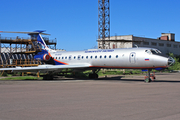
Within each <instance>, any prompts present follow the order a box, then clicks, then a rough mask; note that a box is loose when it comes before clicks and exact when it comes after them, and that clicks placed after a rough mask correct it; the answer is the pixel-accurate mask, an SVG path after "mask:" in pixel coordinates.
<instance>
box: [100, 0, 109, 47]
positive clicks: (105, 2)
mask: <svg viewBox="0 0 180 120" xmlns="http://www.w3.org/2000/svg"><path fill="white" fill-rule="evenodd" d="M98 39H99V40H101V41H102V47H101V48H102V49H106V43H105V40H110V12H109V0H98Z"/></svg>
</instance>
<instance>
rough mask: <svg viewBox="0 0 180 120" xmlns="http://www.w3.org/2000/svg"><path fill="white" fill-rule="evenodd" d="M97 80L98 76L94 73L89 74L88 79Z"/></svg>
mask: <svg viewBox="0 0 180 120" xmlns="http://www.w3.org/2000/svg"><path fill="white" fill-rule="evenodd" d="M97 78H98V74H96V73H94V74H89V79H97Z"/></svg>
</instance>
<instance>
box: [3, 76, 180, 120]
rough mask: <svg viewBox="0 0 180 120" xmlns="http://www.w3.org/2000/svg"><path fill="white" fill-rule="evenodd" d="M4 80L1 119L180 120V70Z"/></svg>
mask: <svg viewBox="0 0 180 120" xmlns="http://www.w3.org/2000/svg"><path fill="white" fill-rule="evenodd" d="M156 78H157V79H156V80H155V81H154V82H151V83H144V81H143V79H144V76H126V77H123V76H111V77H108V78H100V79H98V80H67V79H64V80H62V79H61V80H53V81H52V80H51V81H43V80H42V81H35V80H32V81H18V80H16V81H0V120H50V119H51V120H179V119H180V73H159V74H157V75H156Z"/></svg>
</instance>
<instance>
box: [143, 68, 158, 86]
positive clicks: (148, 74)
mask: <svg viewBox="0 0 180 120" xmlns="http://www.w3.org/2000/svg"><path fill="white" fill-rule="evenodd" d="M151 71H152V69H148V73H147V75H146V76H145V80H144V82H146V83H149V82H151V81H152V80H151V79H153V80H154V79H156V77H155V74H150V73H151Z"/></svg>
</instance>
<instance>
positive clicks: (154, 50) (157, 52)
mask: <svg viewBox="0 0 180 120" xmlns="http://www.w3.org/2000/svg"><path fill="white" fill-rule="evenodd" d="M151 52H152V54H161V51H159V50H157V49H151Z"/></svg>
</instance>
